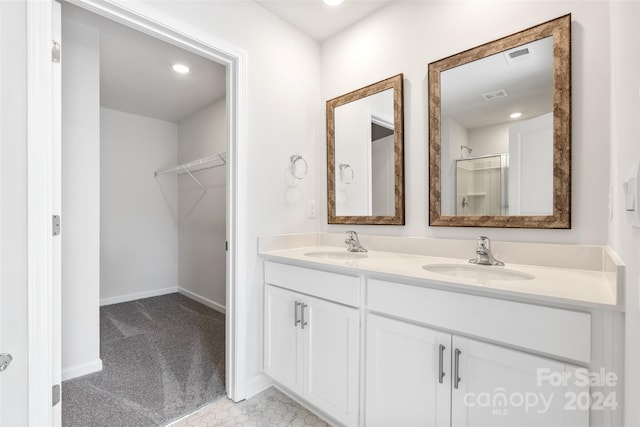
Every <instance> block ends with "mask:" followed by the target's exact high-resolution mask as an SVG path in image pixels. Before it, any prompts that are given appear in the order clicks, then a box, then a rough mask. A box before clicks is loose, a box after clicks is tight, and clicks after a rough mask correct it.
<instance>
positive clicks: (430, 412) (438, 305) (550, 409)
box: [365, 280, 590, 427]
mask: <svg viewBox="0 0 640 427" xmlns="http://www.w3.org/2000/svg"><path fill="white" fill-rule="evenodd" d="M449 297H454V298H456V301H455V303H454V304H451V303H452V301H448V300H447V298H449ZM465 298H470V300H469V301H467V302H465ZM495 303H496V301H494V300H492V299H486V298H482V297H475V296H469V295H466V296H465V295H457V294H451V293H450V292H446V291H438V290H433V289H428V288H421V287H416V286H407V285H404V284H398V283H391V282H384V281H377V280H370V281H369V284H368V300H367V307H368V309H370V310H371V309H374V310H375V312H369V313H368V314H367V317H366V319H367V320H366V325H367V326H366V327H367V337H366V340H367V344H366V371H365V372H366V373H365V384H366V395H365V402H366V403H365V425H367V426H388V425H394V426H418V425H430V426H456V427H457V426H487V425H491V426H505V427H506V426H509V427H517V426H531V425H544V426H567V427H568V426H572V427H574V426H585V427H586V426H588V425H589V411H588V408H587V410H579V409H578V406H579V405H575V398H577V397H579V396H583V397H584V396H588V394H589V388H588V385H584V386H580V387H578V386H577V385H576V384H575V379H576V375H575V373H576V369H577V368H576V367H575V366H572V365H570V364H567V363H564V362H559V361H556V360H553V359H551V358H546V357H540V356H536V355H533V354H530V353H528V352H526V351H519V350H514V349H511V348H508V347H506V346H501V345H495V344H489V343H487V342H484V341H481V340H476V339H471V338H468V337H464V336H460V335H458V334H456V333H447V332H443V331H440V330H438V329H435V328H431V327H427V326H426V325H431V326H435V327H442V328H443V329H446V330H452V328H451V326H454V327H455V329H453V330H455V331H459V332H462V333H464V332H473V333H474V335H475V336H479V337H486V338H488V339H496V338H498V339H499V338H501V337H503V336H510V335H511V334H515V335H517V334H524V335H527V334H532V335H538V334H543V335H544V337H545V338H546V339H548V340H550V341H551V342H552V343H555V344H554V345H553V347H554V348H555V351H556V352H560V353H563V352H570V351H571V349H570V348H568V347H566V346H565V345H564V344H563V343H562V342H560V341H561V340H560V338H561V337H560V336H559V335H558V333H560V334H563V333H565V332H566V331H565V329H564V326H563V325H562V324H558V326H557V327H556V330H555V331H554V330H549V331H545V325H544V319H542V318H536V317H535V315H536V313H537V310H538V309H544V308H545V307H538V306H533V307H525V306H527V305H526V304H519V303H515V302H506V301H498V304H497V305H496V304H495ZM502 303H504V305H503V304H502ZM486 310H490V311H492V312H487V311H486ZM527 310H530V311H529V312H527ZM523 314H525V315H528V316H533V317H529V318H522V317H518V316H522V315H523ZM538 314H540V315H544V316H546V315H548V313H545V312H544V311H543V312H540V313H538ZM387 315H389V316H394V317H400V318H401V319H397V318H389V317H387ZM556 315H557V316H560V318H565V320H566V321H567V322H569V323H570V324H576V323H577V324H578V325H582V327H583V328H586V331H581V330H579V329H576V330H575V332H576V333H577V334H578V335H581V337H579V338H578V342H577V344H578V345H579V341H580V340H581V339H584V338H585V337H584V336H582V334H581V332H586V334H587V336H588V334H590V326H589V316H588V315H587V314H585V313H579V312H572V311H567V310H558V313H556ZM496 316H497V317H498V318H499V317H500V316H504V318H503V321H502V322H501V323H494V322H493V319H494V318H495V317H496ZM585 316H586V317H585ZM405 319H406V320H405ZM414 322H419V323H424V324H425V326H422V325H417V324H414ZM540 323H542V324H540ZM567 331H568V332H569V333H572V331H569V330H567ZM567 339H571V340H574V339H575V337H573V338H569V337H567ZM514 340H515V341H518V339H517V338H514ZM507 343H508V342H507ZM519 344H521V345H523V346H525V347H528V348H531V347H535V346H537V345H539V341H538V337H536V336H524V337H521V339H520V341H519ZM556 354H557V353H556ZM574 354H580V352H578V353H574ZM582 355H583V356H584V357H587V358H588V357H589V354H588V353H587V354H582ZM564 379H566V381H563V380H564Z"/></svg>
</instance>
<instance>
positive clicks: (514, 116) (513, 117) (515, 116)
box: [509, 113, 522, 119]
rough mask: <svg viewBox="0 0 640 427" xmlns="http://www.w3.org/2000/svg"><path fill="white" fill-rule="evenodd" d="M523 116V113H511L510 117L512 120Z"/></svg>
mask: <svg viewBox="0 0 640 427" xmlns="http://www.w3.org/2000/svg"><path fill="white" fill-rule="evenodd" d="M521 115H522V113H511V115H510V116H509V117H511V118H512V119H517V118H518V117H520V116H521Z"/></svg>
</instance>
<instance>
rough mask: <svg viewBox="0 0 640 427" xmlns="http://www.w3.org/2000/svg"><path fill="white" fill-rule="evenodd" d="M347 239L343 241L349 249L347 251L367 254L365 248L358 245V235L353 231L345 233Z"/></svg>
mask: <svg viewBox="0 0 640 427" xmlns="http://www.w3.org/2000/svg"><path fill="white" fill-rule="evenodd" d="M347 235H348V236H349V237H347V239H346V240H345V241H344V242H345V243H346V244H347V245H349V247H348V248H347V250H348V251H349V252H367V250H366V249H365V248H363V247H362V245H361V244H360V240H359V239H358V233H356V232H355V231H347Z"/></svg>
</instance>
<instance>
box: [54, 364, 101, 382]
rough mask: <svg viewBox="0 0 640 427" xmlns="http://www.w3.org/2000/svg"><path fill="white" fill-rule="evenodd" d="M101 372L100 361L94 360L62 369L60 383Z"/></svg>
mask: <svg viewBox="0 0 640 427" xmlns="http://www.w3.org/2000/svg"><path fill="white" fill-rule="evenodd" d="M100 371H102V359H98V360H95V361H93V362H89V363H83V364H82V365H76V366H71V367H70V368H63V369H62V381H67V380H71V379H73V378H77V377H81V376H83V375H88V374H93V373H94V372H100Z"/></svg>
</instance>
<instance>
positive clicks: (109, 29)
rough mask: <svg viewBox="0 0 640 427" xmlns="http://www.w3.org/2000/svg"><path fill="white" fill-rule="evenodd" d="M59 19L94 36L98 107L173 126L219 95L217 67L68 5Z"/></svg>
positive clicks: (221, 70) (222, 84) (221, 83)
mask: <svg viewBox="0 0 640 427" xmlns="http://www.w3.org/2000/svg"><path fill="white" fill-rule="evenodd" d="M63 16H64V17H65V18H71V19H73V20H74V21H78V22H82V23H83V24H84V25H88V26H91V27H94V28H97V29H98V31H99V32H100V106H101V107H106V108H112V109H114V110H119V111H124V112H127V113H131V114H138V115H141V116H146V117H152V118H156V119H160V120H166V121H170V122H175V123H177V122H179V121H181V120H182V119H184V118H185V117H188V116H189V115H191V114H192V113H194V112H196V111H200V110H201V109H202V108H204V107H206V106H207V105H209V104H211V103H212V102H214V101H217V100H219V99H221V98H223V97H224V96H225V92H226V69H225V67H224V66H222V65H220V64H217V63H215V62H213V61H211V60H209V59H206V58H203V57H202V56H199V55H196V54H193V53H191V52H188V51H186V50H184V49H181V48H178V47H176V46H174V45H172V44H169V43H166V42H163V41H161V40H158V39H156V38H154V37H150V36H147V35H146V34H143V33H141V32H139V31H135V30H132V29H130V28H128V27H126V26H124V25H121V24H118V23H115V22H113V21H110V20H108V19H105V18H102V17H100V16H98V15H95V14H93V13H90V12H87V11H85V10H83V9H81V8H79V7H76V6H73V5H69V4H68V3H64V9H63ZM176 62H179V63H183V64H185V65H188V66H189V67H190V69H191V71H190V72H189V73H188V74H177V73H176V72H174V71H173V69H172V68H171V66H172V65H173V64H174V63H176Z"/></svg>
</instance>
